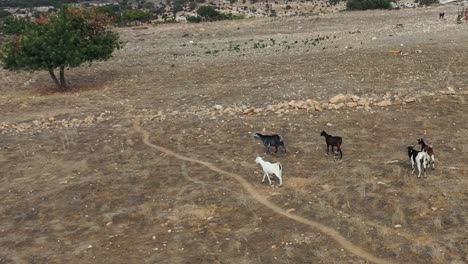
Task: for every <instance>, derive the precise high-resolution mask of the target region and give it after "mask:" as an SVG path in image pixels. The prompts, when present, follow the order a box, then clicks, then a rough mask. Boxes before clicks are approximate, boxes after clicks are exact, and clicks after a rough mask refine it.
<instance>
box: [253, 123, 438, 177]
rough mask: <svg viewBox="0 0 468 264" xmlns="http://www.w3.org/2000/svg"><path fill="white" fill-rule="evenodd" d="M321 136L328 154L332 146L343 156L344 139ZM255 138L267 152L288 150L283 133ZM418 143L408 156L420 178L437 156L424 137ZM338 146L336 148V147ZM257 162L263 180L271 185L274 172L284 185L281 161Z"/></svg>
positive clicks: (323, 133)
mask: <svg viewBox="0 0 468 264" xmlns="http://www.w3.org/2000/svg"><path fill="white" fill-rule="evenodd" d="M320 136H323V137H325V142H326V144H327V155H328V153H329V149H330V146H331V151H332V153H333V157H334V158H335V157H336V155H337V154H339V155H340V159H342V158H343V152H342V151H341V145H342V144H343V139H342V138H341V137H338V136H332V135H329V134H327V132H325V131H324V130H322V131H320ZM254 138H256V139H259V140H261V141H262V143H263V145H264V146H265V151H266V153H270V147H275V153H277V152H278V148H279V147H282V148H283V149H284V152H287V151H286V147H285V146H284V140H283V137H282V136H281V135H278V134H273V135H262V134H260V133H255V135H254ZM418 144H419V145H421V150H420V151H418V150H416V149H415V148H414V146H412V145H411V146H408V158H409V160H410V161H411V168H412V171H411V174H414V171H415V165H416V167H417V168H418V178H419V177H421V171H424V177H425V176H426V168H427V167H429V165H430V163H432V168H433V169H435V157H434V150H433V149H432V147H431V146H428V145H426V143H425V142H424V140H423V139H422V138H420V139H418ZM335 147H336V150H334V148H335ZM255 162H256V163H257V164H260V166H262V169H263V179H262V182H264V181H265V178H267V179H268V182H269V183H270V185H271V179H270V176H271V175H272V174H273V175H275V176H276V177H277V178H278V180H279V183H280V184H279V186H281V185H283V167H282V166H281V163H279V162H277V163H271V162H268V161H265V160H264V159H263V158H262V157H257V158H256V159H255Z"/></svg>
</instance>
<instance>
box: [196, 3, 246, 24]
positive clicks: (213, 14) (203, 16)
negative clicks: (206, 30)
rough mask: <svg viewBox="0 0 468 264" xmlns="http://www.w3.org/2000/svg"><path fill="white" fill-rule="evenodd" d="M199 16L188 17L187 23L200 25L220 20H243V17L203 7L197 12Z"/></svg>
mask: <svg viewBox="0 0 468 264" xmlns="http://www.w3.org/2000/svg"><path fill="white" fill-rule="evenodd" d="M197 15H198V16H196V17H195V16H189V17H187V22H191V23H199V22H204V21H208V22H212V21H220V20H232V19H242V18H243V17H242V16H235V15H233V14H224V13H221V12H219V11H218V10H216V9H215V8H214V7H212V6H201V7H199V8H198V10H197Z"/></svg>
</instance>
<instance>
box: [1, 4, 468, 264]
mask: <svg viewBox="0 0 468 264" xmlns="http://www.w3.org/2000/svg"><path fill="white" fill-rule="evenodd" d="M442 10H443V11H445V13H446V17H448V19H447V20H445V21H444V20H438V13H439V11H442ZM456 10H457V7H439V8H432V9H414V10H399V11H368V12H343V13H335V14H330V15H324V16H300V17H290V18H284V17H283V18H262V19H245V20H239V21H227V22H219V23H218V22H217V23H202V24H197V25H191V24H166V25H148V26H144V27H133V28H121V29H118V31H119V32H120V33H121V34H122V37H123V39H124V40H125V41H126V45H125V48H124V49H123V50H121V51H118V52H117V53H116V54H115V56H114V58H112V59H111V60H110V61H107V62H98V63H94V64H93V65H92V67H80V68H77V69H71V70H70V71H68V72H67V74H68V79H69V81H70V85H71V86H72V87H73V88H72V89H71V90H70V91H67V92H65V93H60V92H56V91H55V90H54V87H53V83H52V82H51V81H50V80H49V79H48V75H47V73H45V72H40V73H27V72H26V73H11V72H6V71H3V70H2V71H0V91H1V93H0V94H1V95H0V109H1V111H2V116H1V117H0V125H1V126H0V139H1V141H0V143H1V144H0V153H1V155H0V167H1V168H2V170H1V173H0V179H1V185H0V198H1V200H2V205H1V206H0V212H1V214H0V248H1V250H0V263H466V262H467V261H468V253H467V252H468V237H467V233H468V228H467V224H468V223H467V219H468V191H467V190H468V181H467V179H468V177H467V176H468V166H467V162H468V145H467V143H465V142H466V138H467V136H468V114H467V113H468V112H467V110H466V109H467V106H468V103H467V99H468V97H467V95H466V91H467V90H468V88H467V87H468V61H467V59H466V58H467V53H468V31H467V29H468V27H467V26H466V25H456V24H455V14H456ZM397 24H403V27H401V26H397ZM311 43H314V44H311ZM400 50H401V53H398V52H395V51H400ZM418 50H420V51H421V52H417V51H418ZM403 54H405V55H403ZM447 87H451V88H452V89H453V91H454V92H453V93H452V94H450V95H446V94H442V93H440V91H441V90H444V91H445V90H446V89H447ZM338 93H343V94H355V95H358V96H361V97H363V96H369V97H375V98H381V97H382V98H383V97H384V96H391V97H392V98H393V96H398V97H399V98H405V97H415V98H416V100H415V101H414V102H411V103H398V104H397V103H394V104H392V105H391V106H387V107H376V106H372V107H371V109H367V110H364V109H357V108H342V109H339V110H324V111H322V112H321V111H314V110H313V109H312V110H311V109H308V110H305V109H298V110H291V111H288V112H287V113H280V114H278V113H275V112H272V111H262V112H260V113H253V114H249V115H244V114H242V112H241V113H239V112H229V111H226V112H223V111H217V110H216V109H214V108H213V107H214V106H215V105H220V106H222V107H223V109H225V108H227V107H230V108H235V107H239V108H240V109H245V108H248V107H256V108H263V109H265V108H266V107H267V106H268V105H271V104H277V103H280V102H288V101H290V100H305V99H307V98H310V99H314V100H318V101H327V100H328V99H329V98H330V97H333V96H335V95H336V94H338ZM320 129H326V130H327V132H329V133H331V134H333V135H340V136H342V137H343V141H344V145H343V153H344V157H343V160H338V161H334V159H333V157H332V155H329V156H326V155H324V154H325V143H324V139H323V138H322V137H320V136H319V131H320ZM261 131H263V132H265V133H281V134H282V135H283V137H284V138H285V141H286V147H287V149H288V152H287V153H283V152H281V151H280V152H279V153H277V154H271V155H267V154H265V153H264V150H263V147H262V146H261V144H260V142H258V141H255V140H254V139H253V137H252V134H253V133H254V132H261ZM419 137H424V138H425V139H426V141H428V142H430V143H431V144H432V145H433V147H434V149H435V153H436V159H437V163H436V169H435V170H432V169H429V170H428V171H427V174H426V176H427V177H421V178H417V177H416V176H415V175H411V165H410V163H409V161H408V158H407V154H406V146H407V145H409V144H416V143H417V142H416V140H417V138H419ZM257 155H262V156H263V157H265V159H266V160H269V161H272V162H276V161H279V162H281V163H282V165H283V167H284V187H281V188H278V187H276V185H277V183H275V185H273V186H272V187H270V186H268V185H267V184H265V183H261V182H260V181H261V178H262V172H261V169H260V167H259V166H258V165H256V164H255V162H254V159H255V157H256V156H257Z"/></svg>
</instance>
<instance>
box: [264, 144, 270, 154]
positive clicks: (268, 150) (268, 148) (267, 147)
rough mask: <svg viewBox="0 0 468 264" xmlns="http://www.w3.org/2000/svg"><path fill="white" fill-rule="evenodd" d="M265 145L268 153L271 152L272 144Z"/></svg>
mask: <svg viewBox="0 0 468 264" xmlns="http://www.w3.org/2000/svg"><path fill="white" fill-rule="evenodd" d="M265 147H266V153H268V154H270V144H268V145H265Z"/></svg>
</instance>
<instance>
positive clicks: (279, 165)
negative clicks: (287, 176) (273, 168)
mask: <svg viewBox="0 0 468 264" xmlns="http://www.w3.org/2000/svg"><path fill="white" fill-rule="evenodd" d="M278 167H279V173H280V174H281V175H278V176H280V177H281V176H282V175H283V166H281V163H279V162H278Z"/></svg>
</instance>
